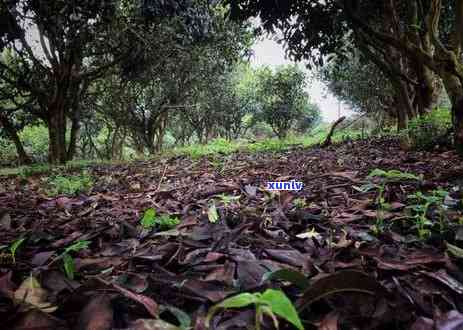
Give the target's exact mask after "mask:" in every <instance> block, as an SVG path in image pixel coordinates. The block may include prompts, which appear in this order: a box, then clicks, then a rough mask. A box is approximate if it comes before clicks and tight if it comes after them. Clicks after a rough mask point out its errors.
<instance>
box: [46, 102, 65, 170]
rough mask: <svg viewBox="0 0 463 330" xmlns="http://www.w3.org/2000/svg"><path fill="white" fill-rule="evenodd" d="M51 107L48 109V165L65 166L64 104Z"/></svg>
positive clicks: (59, 103)
mask: <svg viewBox="0 0 463 330" xmlns="http://www.w3.org/2000/svg"><path fill="white" fill-rule="evenodd" d="M61 103H62V102H58V104H55V105H52V106H51V107H50V108H49V118H48V136H49V140H50V146H49V152H48V161H49V163H50V164H65V163H66V159H67V152H66V115H65V111H64V104H61Z"/></svg>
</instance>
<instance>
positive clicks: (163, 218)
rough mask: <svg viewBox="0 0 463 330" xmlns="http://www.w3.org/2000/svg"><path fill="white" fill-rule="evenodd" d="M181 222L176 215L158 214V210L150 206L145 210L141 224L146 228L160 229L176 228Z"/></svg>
mask: <svg viewBox="0 0 463 330" xmlns="http://www.w3.org/2000/svg"><path fill="white" fill-rule="evenodd" d="M179 223H180V220H179V219H178V218H176V217H172V216H170V215H168V214H163V215H159V216H158V215H156V210H155V209H153V208H149V209H147V210H146V211H145V213H144V215H143V218H142V219H141V225H142V227H143V228H144V229H152V228H154V227H157V228H158V229H159V230H160V231H166V230H170V229H172V228H175V226H177V225H178V224H179Z"/></svg>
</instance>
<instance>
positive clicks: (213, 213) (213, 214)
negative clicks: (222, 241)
mask: <svg viewBox="0 0 463 330" xmlns="http://www.w3.org/2000/svg"><path fill="white" fill-rule="evenodd" d="M207 218H208V219H209V222H210V223H216V222H217V221H218V220H219V212H217V207H216V206H215V204H214V203H212V204H211V206H209V209H208V211H207Z"/></svg>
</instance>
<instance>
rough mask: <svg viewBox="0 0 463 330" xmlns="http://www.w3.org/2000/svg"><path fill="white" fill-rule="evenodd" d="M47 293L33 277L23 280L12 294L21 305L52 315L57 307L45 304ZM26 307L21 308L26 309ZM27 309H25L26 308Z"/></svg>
mask: <svg viewBox="0 0 463 330" xmlns="http://www.w3.org/2000/svg"><path fill="white" fill-rule="evenodd" d="M47 296H48V293H47V291H46V290H45V289H43V288H42V287H41V286H40V284H39V282H38V281H37V279H36V278H35V277H33V276H30V277H28V278H27V279H25V280H24V281H23V282H22V283H21V285H20V286H19V288H18V289H17V290H16V291H15V293H14V299H15V300H16V301H17V302H18V303H21V304H26V305H27V306H29V307H30V306H33V307H35V308H38V309H40V310H41V311H43V312H45V313H53V312H54V311H55V310H56V309H58V307H57V306H54V305H52V304H51V303H49V302H47ZM27 306H22V307H24V308H26V307H27ZM26 309H27V308H26Z"/></svg>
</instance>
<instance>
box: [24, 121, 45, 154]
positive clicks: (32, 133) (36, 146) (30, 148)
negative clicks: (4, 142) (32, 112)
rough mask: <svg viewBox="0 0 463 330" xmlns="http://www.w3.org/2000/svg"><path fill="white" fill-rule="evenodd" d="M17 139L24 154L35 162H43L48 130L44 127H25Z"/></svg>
mask: <svg viewBox="0 0 463 330" xmlns="http://www.w3.org/2000/svg"><path fill="white" fill-rule="evenodd" d="M19 137H20V139H21V141H22V143H23V146H24V149H25V150H26V152H27V153H28V154H29V155H30V156H32V158H33V159H34V160H35V161H39V162H45V161H46V160H47V155H48V130H47V127H46V126H44V125H33V126H30V125H29V126H26V127H25V128H24V129H23V130H22V131H21V132H20V133H19Z"/></svg>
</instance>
